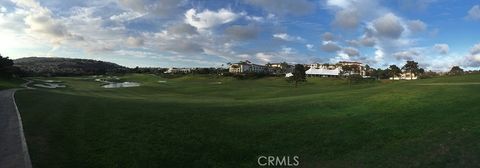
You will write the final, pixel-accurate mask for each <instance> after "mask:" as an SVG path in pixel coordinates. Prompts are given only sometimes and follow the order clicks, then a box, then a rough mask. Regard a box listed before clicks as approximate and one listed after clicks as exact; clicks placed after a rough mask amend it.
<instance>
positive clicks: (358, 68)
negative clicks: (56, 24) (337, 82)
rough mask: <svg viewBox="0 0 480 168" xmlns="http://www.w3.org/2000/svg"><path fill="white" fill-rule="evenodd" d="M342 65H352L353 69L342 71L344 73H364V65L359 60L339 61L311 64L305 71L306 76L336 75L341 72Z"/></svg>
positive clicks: (363, 74)
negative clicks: (335, 62)
mask: <svg viewBox="0 0 480 168" xmlns="http://www.w3.org/2000/svg"><path fill="white" fill-rule="evenodd" d="M343 66H353V67H354V69H355V70H353V71H351V72H344V74H345V75H349V74H351V75H354V74H358V75H361V76H365V75H366V71H365V67H364V66H363V64H362V63H359V62H348V61H340V62H339V63H337V64H318V63H316V64H311V65H310V69H308V70H307V71H305V74H306V75H307V76H321V77H337V76H339V75H341V74H342V71H343V70H342V67H343Z"/></svg>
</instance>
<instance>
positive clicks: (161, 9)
mask: <svg viewBox="0 0 480 168" xmlns="http://www.w3.org/2000/svg"><path fill="white" fill-rule="evenodd" d="M117 2H118V4H119V5H120V6H122V7H125V8H127V9H129V10H132V11H135V12H139V13H144V14H151V15H154V16H158V17H162V18H164V17H168V16H171V15H172V14H175V13H176V12H177V11H178V7H180V6H181V5H182V4H184V1H183V0H118V1H117Z"/></svg>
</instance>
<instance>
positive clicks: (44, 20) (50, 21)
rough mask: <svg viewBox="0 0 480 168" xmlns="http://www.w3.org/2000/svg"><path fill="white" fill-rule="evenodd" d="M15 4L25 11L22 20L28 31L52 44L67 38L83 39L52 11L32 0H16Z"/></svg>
mask: <svg viewBox="0 0 480 168" xmlns="http://www.w3.org/2000/svg"><path fill="white" fill-rule="evenodd" d="M14 2H15V4H16V5H17V6H18V7H20V8H22V9H25V10H26V11H28V12H27V14H26V16H25V19H24V22H25V25H26V26H27V30H26V31H28V32H30V33H31V34H33V35H37V36H38V38H47V39H50V41H51V42H52V43H54V44H60V43H61V42H63V41H65V40H68V39H77V40H83V37H81V36H78V35H74V34H72V33H71V32H70V31H69V30H68V29H67V27H66V26H65V25H64V24H63V23H62V22H60V21H58V20H57V19H55V18H54V17H53V15H52V12H51V11H50V10H49V9H48V8H45V7H42V6H41V5H40V3H38V2H37V1H34V0H16V1H14Z"/></svg>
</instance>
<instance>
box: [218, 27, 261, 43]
mask: <svg viewBox="0 0 480 168" xmlns="http://www.w3.org/2000/svg"><path fill="white" fill-rule="evenodd" d="M259 32H260V28H259V27H257V26H255V25H253V24H249V25H233V26H230V27H228V28H226V29H225V34H227V35H228V36H229V37H232V38H234V39H237V40H249V39H254V38H256V37H257V35H258V33H259Z"/></svg>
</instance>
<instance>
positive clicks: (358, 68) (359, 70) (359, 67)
mask: <svg viewBox="0 0 480 168" xmlns="http://www.w3.org/2000/svg"><path fill="white" fill-rule="evenodd" d="M337 65H338V66H340V67H343V66H352V67H354V69H355V70H353V71H351V72H344V73H345V74H350V75H360V76H366V74H367V72H366V69H365V66H363V64H362V63H360V62H352V61H340V62H338V63H337Z"/></svg>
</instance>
